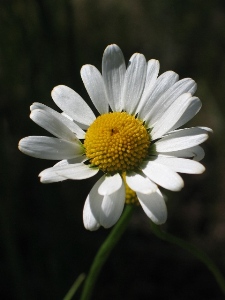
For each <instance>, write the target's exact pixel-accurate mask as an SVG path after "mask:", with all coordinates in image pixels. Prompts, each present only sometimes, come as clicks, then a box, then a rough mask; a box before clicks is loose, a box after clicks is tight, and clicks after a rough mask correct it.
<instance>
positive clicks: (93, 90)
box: [81, 65, 109, 114]
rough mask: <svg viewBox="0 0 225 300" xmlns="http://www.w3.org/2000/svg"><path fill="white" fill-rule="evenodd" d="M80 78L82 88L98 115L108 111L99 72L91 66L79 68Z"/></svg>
mask: <svg viewBox="0 0 225 300" xmlns="http://www.w3.org/2000/svg"><path fill="white" fill-rule="evenodd" d="M81 78H82V80H83V83H84V86H85V88H86V90H87V92H88V94H89V96H90V98H91V100H92V102H93V103H94V105H95V107H96V108H97V110H98V111H99V113H100V114H105V113H107V112H108V110H109V104H108V100H107V96H106V92H105V86H104V82H103V78H102V75H101V73H100V72H99V70H98V69H97V68H96V67H94V66H92V65H85V66H83V67H82V68H81Z"/></svg>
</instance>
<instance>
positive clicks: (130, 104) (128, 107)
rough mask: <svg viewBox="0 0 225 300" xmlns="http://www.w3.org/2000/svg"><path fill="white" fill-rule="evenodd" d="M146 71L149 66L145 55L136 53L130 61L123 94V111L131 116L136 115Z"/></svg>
mask: <svg viewBox="0 0 225 300" xmlns="http://www.w3.org/2000/svg"><path fill="white" fill-rule="evenodd" d="M146 71H147V65H146V60H145V57H144V55H142V54H139V53H135V54H134V55H133V56H132V57H131V59H130V61H129V65H128V68H127V71H126V74H125V80H124V88H123V93H122V101H123V103H124V104H123V109H124V110H125V111H127V112H128V113H130V114H133V113H134V111H135V108H136V106H137V104H138V102H139V100H140V98H141V95H142V92H143V89H144V84H145V79H146Z"/></svg>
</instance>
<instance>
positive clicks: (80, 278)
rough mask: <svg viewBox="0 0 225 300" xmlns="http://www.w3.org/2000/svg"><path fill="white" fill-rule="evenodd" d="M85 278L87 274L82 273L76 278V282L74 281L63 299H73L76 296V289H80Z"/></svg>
mask: <svg viewBox="0 0 225 300" xmlns="http://www.w3.org/2000/svg"><path fill="white" fill-rule="evenodd" d="M84 279H85V274H83V273H82V274H80V275H79V276H78V277H77V279H76V280H75V282H74V283H73V285H72V286H71V288H70V289H69V291H68V292H67V294H66V296H65V297H64V298H63V300H71V299H72V298H73V296H74V294H75V293H76V291H77V290H78V288H79V287H80V285H81V284H82V282H83V281H84Z"/></svg>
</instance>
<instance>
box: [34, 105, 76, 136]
mask: <svg viewBox="0 0 225 300" xmlns="http://www.w3.org/2000/svg"><path fill="white" fill-rule="evenodd" d="M30 118H31V119H32V120H33V121H34V122H35V123H36V124H38V125H39V126H41V127H42V128H44V129H46V130H47V131H48V132H50V133H52V134H53V135H55V136H56V137H58V138H61V139H64V140H67V141H69V142H73V141H76V142H78V139H77V137H76V135H75V134H74V133H73V132H72V131H71V130H70V129H69V128H68V127H67V126H66V125H64V124H63V123H62V122H61V121H60V120H59V119H58V118H56V117H55V116H53V115H52V114H51V113H49V112H47V111H45V110H43V109H35V110H32V112H31V114H30Z"/></svg>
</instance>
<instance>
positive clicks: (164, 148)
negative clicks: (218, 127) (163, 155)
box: [155, 127, 208, 152]
mask: <svg viewBox="0 0 225 300" xmlns="http://www.w3.org/2000/svg"><path fill="white" fill-rule="evenodd" d="M207 138H208V134H207V133H206V131H205V130H203V129H201V128H198V127H193V128H185V129H181V130H177V131H173V132H172V133H170V134H168V135H166V136H165V137H163V138H162V139H160V140H159V141H157V142H156V143H155V147H156V151H157V152H170V151H177V150H182V149H186V148H191V147H194V146H197V145H199V144H201V143H203V142H204V141H205V140H207Z"/></svg>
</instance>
